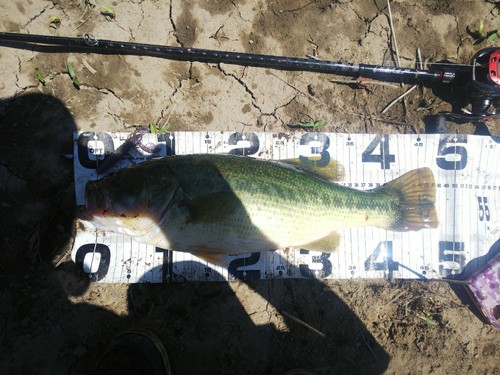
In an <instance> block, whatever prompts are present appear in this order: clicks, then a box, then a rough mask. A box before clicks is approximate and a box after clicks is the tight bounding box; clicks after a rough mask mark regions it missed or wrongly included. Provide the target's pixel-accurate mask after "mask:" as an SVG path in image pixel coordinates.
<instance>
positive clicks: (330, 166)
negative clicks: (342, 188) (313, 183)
mask: <svg viewBox="0 0 500 375" xmlns="http://www.w3.org/2000/svg"><path fill="white" fill-rule="evenodd" d="M279 162H280V163H284V164H288V165H293V166H294V167H297V168H299V169H301V170H303V171H306V172H309V173H312V174H314V175H316V176H318V177H319V178H321V179H323V180H326V181H330V182H336V181H340V180H342V179H343V178H344V167H343V166H342V164H340V163H339V162H338V161H337V160H334V159H330V160H329V161H328V163H327V164H326V165H323V164H324V162H322V161H321V159H320V156H319V155H318V157H317V158H315V157H313V156H312V157H309V158H307V163H304V162H303V161H302V160H300V158H294V159H283V160H280V161H279Z"/></svg>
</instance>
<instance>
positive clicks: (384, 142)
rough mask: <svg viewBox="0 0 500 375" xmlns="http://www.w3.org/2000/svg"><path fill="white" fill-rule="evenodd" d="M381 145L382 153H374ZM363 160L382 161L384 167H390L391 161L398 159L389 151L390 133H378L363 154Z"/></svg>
mask: <svg viewBox="0 0 500 375" xmlns="http://www.w3.org/2000/svg"><path fill="white" fill-rule="evenodd" d="M379 145H380V154H378V155H377V154H374V153H373V152H374V151H375V149H376V148H377V147H378V146H379ZM361 161H362V162H364V163H380V167H381V168H382V169H389V168H390V167H391V163H394V162H395V161H396V156H395V155H394V154H391V153H390V152H389V135H387V134H385V135H381V134H378V135H377V136H376V137H375V138H373V141H371V143H370V144H369V145H368V147H367V148H366V150H365V151H363V153H362V154H361Z"/></svg>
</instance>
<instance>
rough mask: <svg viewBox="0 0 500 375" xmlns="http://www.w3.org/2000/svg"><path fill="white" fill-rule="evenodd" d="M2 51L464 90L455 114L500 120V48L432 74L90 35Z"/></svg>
mask: <svg viewBox="0 0 500 375" xmlns="http://www.w3.org/2000/svg"><path fill="white" fill-rule="evenodd" d="M0 45H5V46H9V47H15V48H16V47H17V48H27V47H28V48H32V49H35V50H36V49H38V50H41V51H43V50H44V48H45V49H47V48H48V47H53V49H52V50H51V51H55V52H62V51H77V52H93V53H102V54H129V55H146V56H153V57H162V58H166V59H171V60H179V61H197V62H207V63H225V64H233V65H243V66H253V67H259V68H271V69H278V70H290V71H309V72H316V73H325V74H335V75H341V76H349V77H356V78H357V77H365V78H371V79H375V80H379V81H386V82H401V83H410V84H423V85H436V84H446V85H454V86H456V87H460V88H461V89H462V91H463V92H464V93H466V95H467V98H466V99H467V103H471V104H472V110H471V111H469V112H468V113H462V114H458V113H456V114H450V115H452V116H451V117H453V116H456V118H465V119H469V120H471V121H476V120H488V119H492V118H496V117H497V116H499V115H500V114H497V112H496V107H497V106H498V105H499V102H500V76H499V67H498V66H499V61H500V48H486V49H483V50H481V51H479V52H477V53H476V54H475V55H474V57H473V59H472V64H471V65H470V66H464V65H453V64H439V63H437V64H434V65H433V66H432V69H429V70H425V69H411V68H400V67H394V66H381V65H370V64H356V63H354V64H353V63H344V62H335V61H326V60H316V59H309V58H307V59H306V58H296V57H286V56H274V55H263V54H254V53H243V52H229V51H216V50H208V49H199V48H185V47H172V46H164V45H154V44H144V43H131V42H121V41H113V40H104V39H97V38H95V37H94V36H93V35H91V34H85V35H84V36H83V37H82V38H75V37H60V36H49V35H34V34H18V33H6V32H0Z"/></svg>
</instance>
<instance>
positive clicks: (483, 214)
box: [477, 197, 490, 221]
mask: <svg viewBox="0 0 500 375" xmlns="http://www.w3.org/2000/svg"><path fill="white" fill-rule="evenodd" d="M477 204H478V206H479V221H485V220H486V221H490V209H489V207H488V198H487V197H477Z"/></svg>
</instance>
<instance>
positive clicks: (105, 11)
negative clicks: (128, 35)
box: [101, 5, 116, 19]
mask: <svg viewBox="0 0 500 375" xmlns="http://www.w3.org/2000/svg"><path fill="white" fill-rule="evenodd" d="M101 14H103V15H104V16H106V17H109V18H113V19H114V18H115V17H116V13H115V11H114V10H113V9H111V8H110V7H107V6H105V5H102V6H101Z"/></svg>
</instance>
